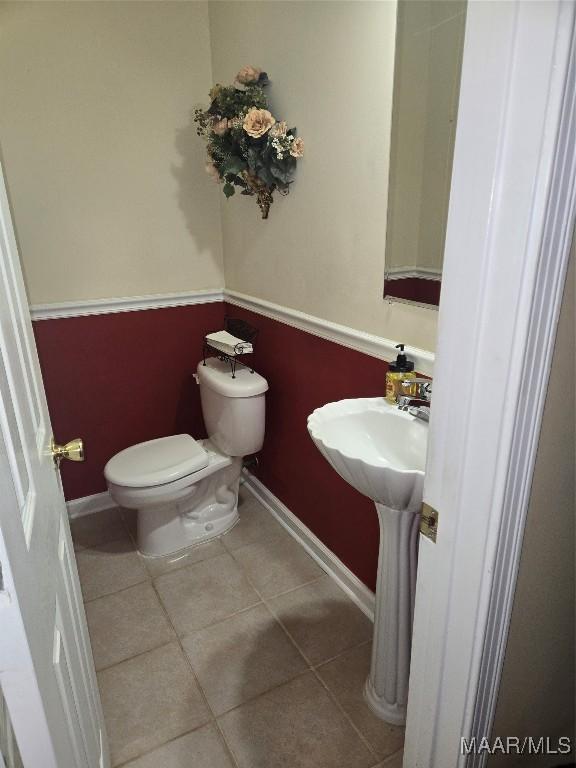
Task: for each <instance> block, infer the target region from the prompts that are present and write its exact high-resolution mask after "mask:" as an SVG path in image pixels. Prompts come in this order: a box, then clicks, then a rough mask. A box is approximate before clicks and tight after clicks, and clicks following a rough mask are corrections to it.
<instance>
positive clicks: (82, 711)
mask: <svg viewBox="0 0 576 768" xmlns="http://www.w3.org/2000/svg"><path fill="white" fill-rule="evenodd" d="M73 396H74V393H73V392H62V397H73ZM70 437H71V436H70ZM51 438H52V432H51V428H50V418H49V415H48V410H47V407H46V398H45V395H44V389H43V385H42V378H41V374H40V369H39V365H38V357H37V353H36V346H35V343H34V337H33V334H32V324H31V321H30V314H29V310H28V301H27V298H26V293H25V289H24V282H23V278H22V272H21V268H20V261H19V257H18V250H17V245H16V241H15V237H14V231H13V226H12V221H11V217H10V210H9V206H8V199H7V195H6V187H5V184H4V178H3V176H2V172H1V169H0V568H1V571H0V693H1V694H2V697H3V699H4V701H5V705H6V707H7V710H8V714H9V720H10V722H11V726H12V729H13V733H14V735H15V739H16V742H17V745H18V749H19V751H20V754H21V758H22V761H23V764H24V765H25V766H26V768H77V767H78V768H84V767H85V766H86V768H104V767H107V766H108V765H109V758H108V751H107V746H106V737H105V732H104V727H103V719H102V711H101V706H100V699H99V694H98V689H97V686H96V677H95V672H94V665H93V660H92V652H91V649H90V644H89V640H88V633H87V626H86V618H85V614H84V607H83V604H82V599H81V593H80V584H79V580H78V574H77V570H76V561H75V558H74V552H73V548H72V541H71V538H70V528H69V524H68V517H67V513H66V505H65V502H64V496H63V493H62V488H61V483H60V475H59V472H58V470H57V468H56V467H55V465H54V461H53V458H52V455H51V450H50V442H51ZM5 758H6V759H12V758H7V757H6V756H5ZM0 764H1V763H0Z"/></svg>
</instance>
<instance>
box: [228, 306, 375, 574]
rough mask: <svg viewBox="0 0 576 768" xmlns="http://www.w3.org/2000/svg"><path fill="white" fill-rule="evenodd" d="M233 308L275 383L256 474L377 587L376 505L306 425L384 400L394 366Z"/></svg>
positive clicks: (265, 372) (257, 358)
mask: <svg viewBox="0 0 576 768" xmlns="http://www.w3.org/2000/svg"><path fill="white" fill-rule="evenodd" d="M227 309H228V314H230V315H231V316H234V317H242V318H244V319H245V320H248V322H249V323H251V324H252V325H254V326H255V327H256V328H258V329H259V334H258V340H257V344H256V352H255V355H254V366H255V368H256V369H257V371H258V373H261V374H262V375H263V376H264V377H265V378H266V379H267V380H268V383H269V385H270V391H269V392H268V393H267V400H266V437H265V440H264V448H263V450H262V453H261V454H260V457H259V459H260V467H259V469H258V470H257V471H256V474H257V475H258V476H259V477H260V479H261V480H262V482H263V483H264V485H265V486H266V487H267V488H269V489H270V490H271V491H272V492H273V493H274V494H275V495H276V496H278V498H279V499H280V500H281V501H283V502H284V504H285V505H286V506H287V507H288V509H290V510H291V511H292V512H293V513H294V514H295V515H296V516H297V517H298V518H299V519H300V520H302V522H303V523H304V524H305V525H307V526H308V527H309V528H310V529H311V530H312V531H313V532H314V533H315V534H316V536H318V538H319V539H321V540H322V541H323V542H324V544H326V546H327V547H328V548H329V549H331V550H332V551H333V552H334V553H335V554H336V555H337V556H338V557H339V558H340V559H341V560H342V561H343V562H344V563H345V565H347V566H348V568H350V570H351V571H353V572H354V573H355V574H356V575H357V576H358V577H359V578H360V579H362V581H363V582H364V583H365V584H367V585H368V586H369V587H371V588H372V589H374V587H375V584H376V568H377V563H378V543H379V534H378V521H377V516H376V510H375V509H374V504H373V503H372V502H371V501H369V500H368V499H367V498H365V497H364V496H362V495H361V494H360V493H358V492H357V491H355V490H354V489H353V488H352V487H351V486H350V485H348V483H346V482H345V481H344V480H342V479H341V478H340V476H339V475H337V474H336V472H335V471H334V470H333V469H332V467H330V466H329V464H328V463H327V461H326V459H324V458H323V457H322V456H321V454H320V452H319V451H318V449H317V448H316V446H315V445H314V443H313V442H312V439H311V437H310V436H309V434H308V430H307V428H306V420H307V417H308V416H309V414H310V413H312V411H313V410H314V409H315V408H318V407H319V406H321V405H324V404H325V403H329V402H331V401H333V400H342V399H344V398H347V397H378V396H381V395H383V394H384V391H385V381H386V371H387V369H388V366H387V364H386V363H385V362H383V361H382V360H376V359H375V358H373V357H369V356H368V355H364V354H362V353H361V352H355V351H354V350H352V349H348V348H347V347H342V346H340V345H339V344H335V343H333V342H330V341H325V340H324V339H320V338H318V337H317V336H313V335H312V334H310V333H305V332H304V331H299V330H297V329H295V328H291V327H290V326H288V325H285V324H284V323H280V322H277V321H276V320H270V319H268V318H266V317H262V316H261V315H257V314H255V313H252V312H248V311H246V310H243V309H238V308H237V307H233V306H230V305H228V307H227Z"/></svg>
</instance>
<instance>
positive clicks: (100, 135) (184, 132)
mask: <svg viewBox="0 0 576 768" xmlns="http://www.w3.org/2000/svg"><path fill="white" fill-rule="evenodd" d="M211 80H212V75H211V60H210V38H209V25H208V10H207V4H206V3H205V2H191V3H170V2H169V3H165V2H82V3H74V2H38V3H33V2H8V3H3V4H1V5H0V103H1V104H2V109H1V110H0V145H1V149H2V155H3V163H4V166H5V173H6V177H7V186H8V190H9V194H10V197H11V203H12V208H13V214H14V219H15V225H16V229H17V234H18V238H19V243H20V249H21V255H22V260H23V264H24V272H25V277H26V282H27V287H28V293H29V298H30V300H31V302H32V303H45V302H59V301H74V300H81V299H86V298H101V297H104V298H105V297H115V296H134V295H142V294H154V293H170V292H177V291H186V290H190V289H194V288H208V287H221V286H222V285H223V282H224V281H223V266H222V246H221V228H220V211H219V199H218V190H217V189H215V188H214V186H211V185H210V183H209V181H208V179H207V178H206V176H205V174H204V170H203V165H204V150H203V147H202V143H201V142H200V141H199V140H198V139H197V137H196V134H195V131H194V128H193V124H192V122H191V113H192V109H193V107H194V106H196V105H197V104H198V103H199V102H201V101H202V100H203V99H205V97H206V93H207V91H208V89H209V88H210V85H211Z"/></svg>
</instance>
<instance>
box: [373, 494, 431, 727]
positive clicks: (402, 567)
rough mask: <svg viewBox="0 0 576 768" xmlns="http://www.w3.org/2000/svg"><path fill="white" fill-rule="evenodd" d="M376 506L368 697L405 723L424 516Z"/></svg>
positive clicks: (383, 713)
mask: <svg viewBox="0 0 576 768" xmlns="http://www.w3.org/2000/svg"><path fill="white" fill-rule="evenodd" d="M376 510H377V512H378V519H379V521H380V554H379V558H378V580H377V583H376V610H375V616H374V640H373V643H372V665H371V669H370V675H369V676H368V680H367V681H366V687H365V689H364V695H365V698H366V701H367V703H368V706H369V707H370V709H371V710H372V711H373V712H374V714H375V715H377V716H378V717H380V718H382V719H383V720H385V721H386V722H388V723H392V724H393V725H404V723H405V722H406V704H407V701H408V674H409V671H410V645H411V639H412V619H413V616H414V594H415V588H416V561H417V546H418V526H419V521H420V514H419V512H410V511H408V510H403V511H401V512H400V511H398V510H396V509H390V507H385V506H384V505H383V504H378V503H377V504H376Z"/></svg>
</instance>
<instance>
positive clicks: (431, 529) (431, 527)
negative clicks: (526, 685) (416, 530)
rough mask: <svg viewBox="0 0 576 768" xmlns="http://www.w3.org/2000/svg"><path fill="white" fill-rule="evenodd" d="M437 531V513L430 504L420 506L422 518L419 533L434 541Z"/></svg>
mask: <svg viewBox="0 0 576 768" xmlns="http://www.w3.org/2000/svg"><path fill="white" fill-rule="evenodd" d="M437 531H438V512H437V511H436V510H435V509H434V507H431V506H430V504H426V502H424V503H423V504H422V516H421V517H420V533H422V534H424V536H426V538H427V539H430V540H431V541H436V533H437Z"/></svg>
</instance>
